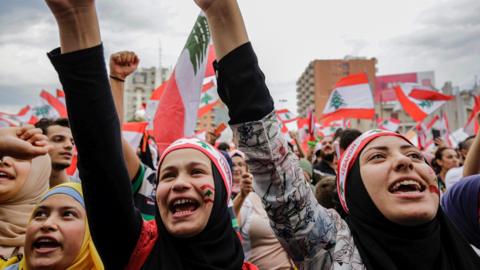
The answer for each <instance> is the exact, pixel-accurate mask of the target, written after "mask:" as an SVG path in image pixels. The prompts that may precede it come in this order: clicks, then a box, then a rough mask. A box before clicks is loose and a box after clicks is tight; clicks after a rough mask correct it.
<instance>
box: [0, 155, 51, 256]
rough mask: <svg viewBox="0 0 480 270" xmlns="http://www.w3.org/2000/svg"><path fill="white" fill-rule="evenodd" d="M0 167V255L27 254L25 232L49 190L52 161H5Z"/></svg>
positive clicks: (4, 159) (8, 158)
mask: <svg viewBox="0 0 480 270" xmlns="http://www.w3.org/2000/svg"><path fill="white" fill-rule="evenodd" d="M2 161H3V162H1V163H0V255H1V256H3V257H4V258H10V257H11V256H14V255H18V254H23V244H24V242H25V229H26V227H27V222H28V218H29V216H30V213H31V212H32V209H33V206H34V205H35V203H37V202H38V201H39V199H40V197H41V195H42V194H43V193H44V192H46V191H47V189H48V179H49V177H50V170H51V165H50V158H49V157H48V155H44V156H40V157H36V158H33V159H31V160H22V159H16V158H13V157H3V160H2Z"/></svg>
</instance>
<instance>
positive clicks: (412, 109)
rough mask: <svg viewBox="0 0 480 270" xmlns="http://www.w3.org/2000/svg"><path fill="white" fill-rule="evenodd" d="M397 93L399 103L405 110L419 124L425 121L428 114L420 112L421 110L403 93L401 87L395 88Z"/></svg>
mask: <svg viewBox="0 0 480 270" xmlns="http://www.w3.org/2000/svg"><path fill="white" fill-rule="evenodd" d="M394 89H395V93H396V94H397V98H398V101H400V104H402V107H403V109H404V110H405V111H406V112H407V113H408V114H409V115H410V116H411V117H412V118H413V120H415V121H417V122H421V121H423V119H425V117H427V114H426V113H425V112H423V111H422V110H420V108H419V107H418V106H417V105H416V104H415V103H413V102H412V101H411V100H410V99H409V98H408V97H407V96H406V95H405V93H404V92H403V90H402V88H401V87H400V86H395V87H394Z"/></svg>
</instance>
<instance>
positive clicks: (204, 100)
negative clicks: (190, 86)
mask: <svg viewBox="0 0 480 270" xmlns="http://www.w3.org/2000/svg"><path fill="white" fill-rule="evenodd" d="M218 104H220V98H219V97H218V93H217V85H216V84H215V80H211V81H209V82H208V83H206V84H204V85H203V86H202V95H201V96H200V107H199V108H198V118H200V117H202V116H204V115H205V114H207V113H208V112H210V111H211V110H212V109H213V108H214V107H215V106H217V105H218Z"/></svg>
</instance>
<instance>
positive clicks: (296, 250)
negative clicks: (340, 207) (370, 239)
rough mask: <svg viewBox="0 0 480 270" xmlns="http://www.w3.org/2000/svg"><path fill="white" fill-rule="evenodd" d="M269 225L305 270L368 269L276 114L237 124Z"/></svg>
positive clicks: (351, 237)
mask: <svg viewBox="0 0 480 270" xmlns="http://www.w3.org/2000/svg"><path fill="white" fill-rule="evenodd" d="M233 130H234V132H235V133H236V134H235V135H236V136H237V138H238V139H239V142H238V144H239V148H240V149H241V150H242V151H244V152H245V154H246V155H247V159H248V160H247V162H248V165H249V166H250V169H251V171H252V173H253V174H254V179H255V183H254V189H255V192H256V193H257V194H258V195H259V196H260V197H261V198H262V202H263V204H264V206H265V210H266V211H267V214H268V216H269V218H270V225H271V226H272V228H273V231H274V232H275V234H276V236H277V238H279V240H280V242H281V243H282V245H283V246H284V247H285V248H286V249H287V251H288V252H289V253H290V256H291V257H292V258H293V260H294V261H295V262H296V264H297V265H298V266H299V268H300V269H315V270H318V269H335V270H337V269H342V270H343V269H354V270H357V269H365V266H364V265H363V263H362V259H361V258H360V254H359V252H358V249H357V248H356V247H355V244H354V241H353V236H352V234H351V232H350V229H349V228H348V226H347V223H346V222H345V221H344V220H342V219H341V218H340V215H339V214H338V213H337V212H336V211H334V210H327V209H325V208H323V207H322V206H321V205H320V204H319V203H318V202H317V200H316V199H315V196H314V195H313V193H312V190H311V189H310V187H309V186H308V184H307V183H306V182H305V179H304V176H303V173H302V170H301V168H300V166H299V164H298V158H297V157H296V156H295V154H294V153H292V152H290V151H289V148H288V146H287V142H286V141H285V139H284V138H283V135H282V133H281V132H280V128H279V123H278V121H277V119H276V117H275V113H274V112H272V113H270V114H269V115H267V116H266V117H264V118H263V119H262V120H259V121H254V122H248V123H242V124H237V125H233Z"/></svg>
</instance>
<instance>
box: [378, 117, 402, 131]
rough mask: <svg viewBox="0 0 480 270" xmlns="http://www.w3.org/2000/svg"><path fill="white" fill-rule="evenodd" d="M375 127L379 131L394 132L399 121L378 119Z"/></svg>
mask: <svg viewBox="0 0 480 270" xmlns="http://www.w3.org/2000/svg"><path fill="white" fill-rule="evenodd" d="M377 126H378V128H380V129H384V130H389V131H392V132H396V131H397V130H398V128H399V127H400V120H398V119H395V118H390V119H383V118H378V119H377Z"/></svg>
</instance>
